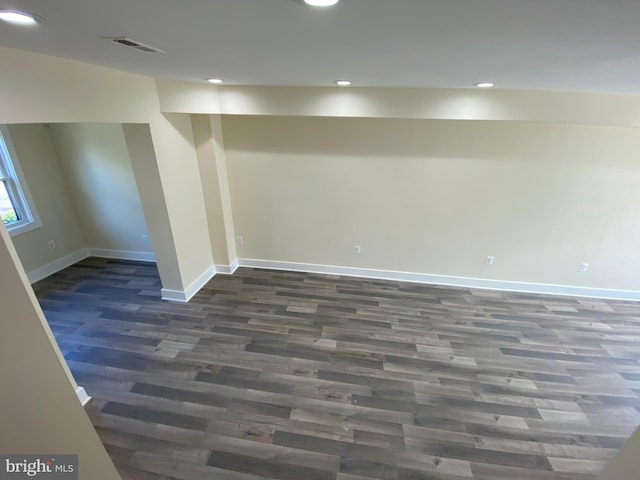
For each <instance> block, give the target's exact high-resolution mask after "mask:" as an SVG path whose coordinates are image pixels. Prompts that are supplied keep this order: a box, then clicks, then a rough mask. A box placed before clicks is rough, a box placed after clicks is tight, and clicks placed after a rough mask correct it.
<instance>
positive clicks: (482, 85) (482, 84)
mask: <svg viewBox="0 0 640 480" xmlns="http://www.w3.org/2000/svg"><path fill="white" fill-rule="evenodd" d="M473 86H474V87H478V88H491V87H493V86H495V84H493V83H491V82H478V83H474V84H473Z"/></svg>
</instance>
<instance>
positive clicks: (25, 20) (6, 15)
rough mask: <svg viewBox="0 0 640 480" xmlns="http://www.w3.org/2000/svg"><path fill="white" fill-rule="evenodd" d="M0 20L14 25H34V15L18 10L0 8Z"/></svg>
mask: <svg viewBox="0 0 640 480" xmlns="http://www.w3.org/2000/svg"><path fill="white" fill-rule="evenodd" d="M0 20H3V21H5V22H7V23H13V24H16V25H35V24H36V23H38V22H37V21H36V19H35V17H34V16H33V15H31V14H29V13H25V12H21V11H19V10H0Z"/></svg>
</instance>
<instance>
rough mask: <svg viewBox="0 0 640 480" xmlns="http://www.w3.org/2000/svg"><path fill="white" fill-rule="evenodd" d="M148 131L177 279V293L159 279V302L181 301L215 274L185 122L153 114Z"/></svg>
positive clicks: (190, 137) (189, 127)
mask: <svg viewBox="0 0 640 480" xmlns="http://www.w3.org/2000/svg"><path fill="white" fill-rule="evenodd" d="M149 128H150V131H151V137H152V140H153V147H154V150H155V157H156V160H157V169H158V174H159V177H160V183H161V188H162V192H163V194H164V203H165V205H166V209H167V214H168V218H169V224H170V228H171V234H172V236H173V243H174V246H175V257H176V260H177V263H178V268H179V275H180V287H179V288H176V287H175V286H173V284H172V285H171V286H169V285H168V284H166V283H165V282H164V279H163V287H164V288H163V297H165V298H168V299H174V300H182V301H185V300H189V298H191V296H192V295H193V294H195V293H196V292H197V291H198V290H199V289H200V288H201V287H202V286H203V285H204V284H205V283H206V282H207V281H208V280H209V279H211V277H212V276H213V275H214V274H215V267H214V263H213V255H212V253H211V240H210V238H209V228H208V224H207V213H206V209H205V202H204V197H203V193H202V182H201V178H200V168H199V165H198V156H197V154H196V149H195V146H194V141H193V128H192V125H191V116H190V115H187V114H166V115H163V114H158V115H156V116H154V117H153V120H152V121H151V122H150V125H149ZM137 177H138V174H137V173H136V178H137ZM142 196H143V194H142V192H141V197H142ZM151 236H152V242H154V241H155V239H154V238H153V233H151ZM154 249H155V247H154Z"/></svg>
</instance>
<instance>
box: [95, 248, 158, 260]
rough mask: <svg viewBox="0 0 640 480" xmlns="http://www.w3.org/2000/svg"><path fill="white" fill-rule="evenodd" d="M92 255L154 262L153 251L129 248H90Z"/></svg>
mask: <svg viewBox="0 0 640 480" xmlns="http://www.w3.org/2000/svg"><path fill="white" fill-rule="evenodd" d="M89 252H90V253H91V256H92V257H100V258H115V259H118V260H137V261H138V262H155V261H156V256H155V255H154V254H153V252H132V251H129V250H108V249H105V248H90V249H89Z"/></svg>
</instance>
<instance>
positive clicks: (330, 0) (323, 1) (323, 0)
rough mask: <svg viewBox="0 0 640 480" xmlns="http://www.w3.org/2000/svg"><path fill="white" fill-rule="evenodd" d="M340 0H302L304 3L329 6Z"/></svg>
mask: <svg viewBox="0 0 640 480" xmlns="http://www.w3.org/2000/svg"><path fill="white" fill-rule="evenodd" d="M339 1H340V0H304V3H306V4H308V5H312V6H314V7H330V6H331V5H335V4H336V3H338V2H339Z"/></svg>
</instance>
